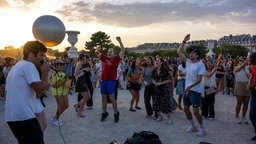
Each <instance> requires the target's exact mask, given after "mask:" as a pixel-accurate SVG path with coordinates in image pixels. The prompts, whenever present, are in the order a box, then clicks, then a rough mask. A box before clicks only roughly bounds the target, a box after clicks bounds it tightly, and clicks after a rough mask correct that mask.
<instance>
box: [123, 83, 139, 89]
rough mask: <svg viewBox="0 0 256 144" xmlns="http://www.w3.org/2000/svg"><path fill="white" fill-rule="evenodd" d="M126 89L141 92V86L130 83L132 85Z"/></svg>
mask: <svg viewBox="0 0 256 144" xmlns="http://www.w3.org/2000/svg"><path fill="white" fill-rule="evenodd" d="M126 89H127V90H135V91H139V90H141V84H140V83H133V82H130V85H129V86H128V85H127V87H126Z"/></svg>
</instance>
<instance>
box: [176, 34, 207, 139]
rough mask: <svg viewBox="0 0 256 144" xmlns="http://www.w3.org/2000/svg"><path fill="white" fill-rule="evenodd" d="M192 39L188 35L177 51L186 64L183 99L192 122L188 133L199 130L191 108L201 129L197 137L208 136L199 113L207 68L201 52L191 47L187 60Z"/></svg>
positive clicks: (187, 115)
mask: <svg viewBox="0 0 256 144" xmlns="http://www.w3.org/2000/svg"><path fill="white" fill-rule="evenodd" d="M189 39H190V34H188V35H186V36H185V38H184V40H183V41H182V43H181V45H180V47H179V49H178V50H177V53H178V55H179V56H180V58H181V59H182V61H184V62H186V82H185V95H184V97H183V104H184V112H185V114H186V117H187V119H188V120H189V121H190V123H191V126H190V127H189V128H188V129H187V130H186V132H188V133H191V132H197V131H198V129H197V127H196V125H195V123H194V121H193V119H192V118H193V117H192V113H191V111H190V106H191V105H192V107H193V114H194V116H195V117H196V119H197V121H198V123H199V125H200V129H199V131H198V132H197V134H196V135H197V136H204V135H206V130H205V128H204V126H203V120H202V117H201V115H200V113H199V108H200V104H201V95H202V93H203V84H202V77H203V75H204V74H205V72H206V70H205V66H204V64H203V63H202V62H201V60H200V54H201V53H200V51H199V50H198V49H196V48H195V46H191V47H190V48H189V58H187V57H186V56H185V55H184V53H183V52H182V51H183V48H184V45H185V44H186V42H187V41H188V40H189Z"/></svg>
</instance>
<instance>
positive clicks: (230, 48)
mask: <svg viewBox="0 0 256 144" xmlns="http://www.w3.org/2000/svg"><path fill="white" fill-rule="evenodd" d="M213 52H214V53H215V54H217V55H218V54H219V53H223V54H224V55H231V56H247V53H248V52H249V49H248V48H246V47H244V46H240V45H228V44H224V45H220V46H219V47H217V48H215V49H213Z"/></svg>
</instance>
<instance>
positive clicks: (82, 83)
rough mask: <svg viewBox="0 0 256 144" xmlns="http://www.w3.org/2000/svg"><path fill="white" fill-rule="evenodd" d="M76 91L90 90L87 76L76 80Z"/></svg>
mask: <svg viewBox="0 0 256 144" xmlns="http://www.w3.org/2000/svg"><path fill="white" fill-rule="evenodd" d="M75 90H76V92H87V91H88V86H87V84H86V78H85V77H83V76H82V77H79V78H78V80H77V81H76V88H75Z"/></svg>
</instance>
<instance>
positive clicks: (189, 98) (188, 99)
mask: <svg viewBox="0 0 256 144" xmlns="http://www.w3.org/2000/svg"><path fill="white" fill-rule="evenodd" d="M201 95H202V94H201V93H199V92H195V91H189V92H188V94H187V95H186V94H184V95H183V105H184V106H191V105H192V106H193V108H198V107H200V105H201Z"/></svg>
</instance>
